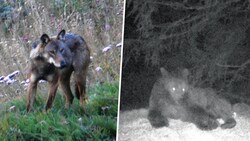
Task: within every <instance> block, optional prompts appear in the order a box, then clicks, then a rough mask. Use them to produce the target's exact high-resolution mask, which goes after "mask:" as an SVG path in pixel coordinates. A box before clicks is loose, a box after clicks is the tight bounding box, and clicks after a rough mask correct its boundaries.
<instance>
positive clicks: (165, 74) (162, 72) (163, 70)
mask: <svg viewBox="0 0 250 141" xmlns="http://www.w3.org/2000/svg"><path fill="white" fill-rule="evenodd" d="M160 71H161V75H162V76H168V75H169V73H168V71H167V70H165V68H163V67H161V68H160Z"/></svg>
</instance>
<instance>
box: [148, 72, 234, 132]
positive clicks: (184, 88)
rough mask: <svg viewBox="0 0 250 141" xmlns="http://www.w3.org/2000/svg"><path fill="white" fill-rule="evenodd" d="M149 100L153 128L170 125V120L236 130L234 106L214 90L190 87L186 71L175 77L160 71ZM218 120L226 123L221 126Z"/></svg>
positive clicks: (202, 127)
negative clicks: (234, 128)
mask: <svg viewBox="0 0 250 141" xmlns="http://www.w3.org/2000/svg"><path fill="white" fill-rule="evenodd" d="M160 70H161V74H162V76H161V77H160V78H159V79H158V80H157V81H156V83H155V84H154V87H153V89H152V91H151V97H150V100H149V113H148V119H149V121H150V123H151V125H152V126H153V127H162V126H169V120H168V119H169V118H171V119H180V120H182V121H184V122H191V123H194V124H195V125H196V126H197V127H198V128H199V129H201V130H212V129H216V128H217V127H218V126H221V128H222V129H227V128H233V127H234V126H235V125H236V121H235V119H234V118H233V111H232V105H231V104H230V103H229V102H227V101H226V100H225V99H223V98H220V97H218V96H217V95H216V93H215V91H214V90H213V89H211V88H196V87H192V86H190V85H189V84H188V75H189V72H188V70H187V69H184V70H183V71H182V72H181V75H179V76H173V75H171V74H170V73H169V72H167V71H166V70H165V69H164V68H161V69H160ZM218 119H223V120H224V121H225V123H223V124H222V125H219V124H220V123H219V122H218Z"/></svg>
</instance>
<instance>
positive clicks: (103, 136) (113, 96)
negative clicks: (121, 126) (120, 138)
mask: <svg viewBox="0 0 250 141" xmlns="http://www.w3.org/2000/svg"><path fill="white" fill-rule="evenodd" d="M118 89H119V86H118V83H117V82H116V83H111V84H108V83H104V84H97V85H93V86H92V87H91V88H89V90H88V99H89V100H88V103H87V105H86V106H85V107H84V108H81V107H80V106H79V101H78V100H77V99H76V98H75V99H74V102H73V104H72V106H71V107H70V109H66V108H64V103H65V102H64V97H63V96H62V94H57V96H56V98H55V102H54V105H53V108H52V109H51V110H50V111H48V112H45V111H44V105H45V103H46V97H45V96H41V95H37V96H36V102H35V103H34V106H33V111H32V112H30V113H27V112H26V99H25V97H23V98H20V99H17V100H13V101H11V102H9V103H6V104H5V105H2V107H4V108H2V111H1V113H0V123H1V124H0V140H115V137H116V123H117V108H118Z"/></svg>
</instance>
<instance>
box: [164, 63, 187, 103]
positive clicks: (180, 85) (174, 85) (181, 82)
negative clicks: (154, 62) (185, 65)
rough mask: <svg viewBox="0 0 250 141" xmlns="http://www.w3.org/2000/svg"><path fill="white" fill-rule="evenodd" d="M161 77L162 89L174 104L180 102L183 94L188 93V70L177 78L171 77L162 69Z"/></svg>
mask: <svg viewBox="0 0 250 141" xmlns="http://www.w3.org/2000/svg"><path fill="white" fill-rule="evenodd" d="M160 71H161V75H162V77H163V84H164V88H165V89H166V90H167V91H168V92H169V93H170V95H171V96H172V98H173V99H174V101H175V102H178V101H179V100H181V99H182V98H183V96H184V94H185V93H186V92H187V91H188V88H189V86H188V83H187V77H188V74H189V72H188V70H187V69H184V70H183V71H182V72H181V74H179V75H177V76H173V75H171V74H170V73H169V72H167V71H166V70H165V69H164V68H161V69H160Z"/></svg>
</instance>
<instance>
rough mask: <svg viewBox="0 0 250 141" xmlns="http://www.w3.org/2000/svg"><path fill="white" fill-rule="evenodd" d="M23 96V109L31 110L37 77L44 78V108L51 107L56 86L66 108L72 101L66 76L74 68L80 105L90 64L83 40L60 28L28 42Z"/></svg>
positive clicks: (76, 93) (88, 52) (83, 99)
mask: <svg viewBox="0 0 250 141" xmlns="http://www.w3.org/2000/svg"><path fill="white" fill-rule="evenodd" d="M30 62H31V65H30V69H29V80H30V84H29V87H28V98H27V111H28V112H29V111H31V110H32V105H33V102H34V100H35V94H36V89H37V84H38V81H39V80H47V81H48V83H49V93H48V99H47V104H46V107H45V109H46V110H48V109H50V108H51V107H52V103H53V101H54V98H55V95H56V91H57V88H58V86H59V85H60V86H61V88H62V90H63V92H64V94H65V98H66V107H69V106H70V105H71V104H72V102H73V98H74V96H73V94H72V92H71V89H70V76H71V74H72V72H73V71H74V81H75V95H76V97H77V98H78V99H79V100H80V104H81V105H84V103H85V98H86V75H87V70H88V66H89V63H90V51H89V48H88V46H87V44H86V42H85V41H84V39H83V38H82V37H81V36H79V35H77V34H73V33H65V30H62V31H61V32H60V33H59V34H58V35H57V36H56V37H52V38H50V37H49V36H48V35H47V34H43V35H42V36H41V37H40V40H38V41H36V42H35V43H34V44H33V45H32V50H31V52H30Z"/></svg>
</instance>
